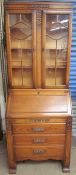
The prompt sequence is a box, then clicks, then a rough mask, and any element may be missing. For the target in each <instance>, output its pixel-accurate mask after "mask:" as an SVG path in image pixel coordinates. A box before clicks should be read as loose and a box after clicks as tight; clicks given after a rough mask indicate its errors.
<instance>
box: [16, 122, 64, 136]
mask: <svg viewBox="0 0 76 175" xmlns="http://www.w3.org/2000/svg"><path fill="white" fill-rule="evenodd" d="M65 130H66V123H46V124H44V123H36V124H13V133H18V134H22V133H24V134H25V133H28V134H38V133H43V134H44V133H45V134H46V133H48V134H50V133H51V134H52V133H53V134H54V133H55V134H64V133H65Z"/></svg>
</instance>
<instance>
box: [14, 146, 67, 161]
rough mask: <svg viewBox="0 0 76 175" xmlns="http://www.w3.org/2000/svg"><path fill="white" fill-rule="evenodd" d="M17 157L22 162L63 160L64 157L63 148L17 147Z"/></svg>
mask: <svg viewBox="0 0 76 175" xmlns="http://www.w3.org/2000/svg"><path fill="white" fill-rule="evenodd" d="M14 148H15V157H16V160H17V161H20V160H27V159H30V160H47V159H55V160H62V159H63V156H64V147H63V146H56V147H54V146H53V147H52V146H46V147H45V146H39V147H38V146H27V147H26V146H15V147H14Z"/></svg>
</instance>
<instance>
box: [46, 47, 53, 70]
mask: <svg viewBox="0 0 76 175" xmlns="http://www.w3.org/2000/svg"><path fill="white" fill-rule="evenodd" d="M45 66H46V67H55V51H54V50H50V49H47V50H45Z"/></svg>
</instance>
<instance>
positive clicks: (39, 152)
mask: <svg viewBox="0 0 76 175" xmlns="http://www.w3.org/2000/svg"><path fill="white" fill-rule="evenodd" d="M45 152H46V151H45V150H42V149H36V150H33V153H34V154H44V153H45Z"/></svg>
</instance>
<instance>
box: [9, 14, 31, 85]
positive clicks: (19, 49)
mask: <svg viewBox="0 0 76 175" xmlns="http://www.w3.org/2000/svg"><path fill="white" fill-rule="evenodd" d="M9 20H10V40H11V65H12V85H13V86H24V87H25V88H27V87H28V88H31V87H32V86H33V76H32V74H33V73H32V70H33V54H32V51H33V48H32V14H31V13H30V14H28V13H27V14H11V15H10V16H9Z"/></svg>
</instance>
